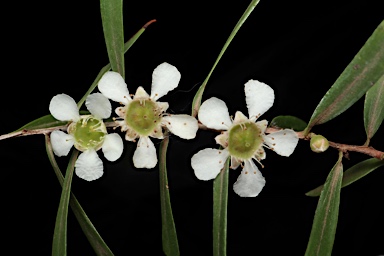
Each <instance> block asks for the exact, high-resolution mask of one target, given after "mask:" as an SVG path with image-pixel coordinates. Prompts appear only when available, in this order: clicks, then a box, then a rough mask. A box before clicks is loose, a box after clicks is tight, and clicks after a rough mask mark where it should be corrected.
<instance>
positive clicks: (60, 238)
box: [52, 150, 79, 256]
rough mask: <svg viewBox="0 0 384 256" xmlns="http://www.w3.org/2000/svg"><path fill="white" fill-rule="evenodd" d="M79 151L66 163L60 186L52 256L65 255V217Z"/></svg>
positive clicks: (75, 151) (74, 152)
mask: <svg viewBox="0 0 384 256" xmlns="http://www.w3.org/2000/svg"><path fill="white" fill-rule="evenodd" d="M78 153H79V151H77V150H74V151H73V153H72V155H71V158H70V160H69V163H68V167H67V171H66V173H65V178H64V183H63V186H62V191H61V197H60V204H59V209H58V210H57V215H56V223H55V231H54V233H53V243H52V255H53V256H59V255H67V217H68V204H69V197H70V193H71V183H72V177H73V170H74V168H75V162H76V159H77V156H78Z"/></svg>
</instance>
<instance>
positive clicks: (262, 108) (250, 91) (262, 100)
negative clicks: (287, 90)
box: [244, 80, 275, 120]
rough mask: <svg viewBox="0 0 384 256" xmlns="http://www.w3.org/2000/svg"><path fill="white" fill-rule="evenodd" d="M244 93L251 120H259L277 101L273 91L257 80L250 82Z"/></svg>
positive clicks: (246, 85)
mask: <svg viewBox="0 0 384 256" xmlns="http://www.w3.org/2000/svg"><path fill="white" fill-rule="evenodd" d="M244 91H245V101H246V103H247V108H248V114H249V119H251V118H252V119H253V120H256V119H258V118H259V117H260V116H261V115H262V114H264V113H265V112H266V111H267V110H268V109H270V108H271V107H272V105H273V102H274V100H275V93H274V92H273V89H272V88H271V87H269V86H268V85H266V84H265V83H262V82H259V81H257V80H249V81H248V82H247V83H246V84H245V86H244Z"/></svg>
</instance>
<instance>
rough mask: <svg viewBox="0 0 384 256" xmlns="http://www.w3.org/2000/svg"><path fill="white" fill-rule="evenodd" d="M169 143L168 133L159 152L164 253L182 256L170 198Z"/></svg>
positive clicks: (171, 255) (170, 255) (169, 255)
mask: <svg viewBox="0 0 384 256" xmlns="http://www.w3.org/2000/svg"><path fill="white" fill-rule="evenodd" d="M168 143H169V136H168V134H167V132H166V134H164V139H163V140H162V141H161V143H160V151H159V159H160V160H159V174H160V203H161V223H162V240H163V251H164V253H165V255H168V256H174V255H180V252H179V244H178V241H177V234H176V228H175V222H174V221H173V215H172V207H171V201H170V197H169V187H168V178H167V166H166V156H167V148H168Z"/></svg>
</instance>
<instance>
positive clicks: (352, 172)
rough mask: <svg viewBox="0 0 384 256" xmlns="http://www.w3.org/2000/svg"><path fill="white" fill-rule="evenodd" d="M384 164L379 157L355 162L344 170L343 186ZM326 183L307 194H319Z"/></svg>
mask: <svg viewBox="0 0 384 256" xmlns="http://www.w3.org/2000/svg"><path fill="white" fill-rule="evenodd" d="M383 165H384V160H379V159H377V158H370V159H367V160H364V161H362V162H360V163H358V164H355V165H354V166H352V167H351V168H349V169H348V170H346V171H345V172H344V175H343V181H342V183H341V187H342V188H343V187H346V186H348V185H349V184H351V183H353V182H355V181H357V180H359V179H361V178H362V177H364V176H365V175H367V174H368V173H370V172H372V171H374V170H375V169H377V168H379V167H380V166H383ZM323 187H324V185H321V186H318V187H317V188H315V189H312V190H311V191H308V192H307V193H305V195H307V196H319V195H320V193H321V191H322V190H323Z"/></svg>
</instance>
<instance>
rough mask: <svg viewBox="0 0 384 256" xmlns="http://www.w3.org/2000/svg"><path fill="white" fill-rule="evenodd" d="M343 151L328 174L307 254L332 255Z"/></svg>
mask: <svg viewBox="0 0 384 256" xmlns="http://www.w3.org/2000/svg"><path fill="white" fill-rule="evenodd" d="M342 158H343V153H342V152H341V151H340V152H339V159H338V161H337V162H336V164H335V166H334V167H333V168H332V170H331V171H330V173H329V174H328V177H327V180H326V181H325V184H324V189H323V190H322V192H321V195H320V198H319V202H318V203H317V208H316V212H315V217H314V219H313V223H312V230H311V235H310V237H309V241H308V244H307V250H306V251H305V256H323V255H331V253H332V248H333V242H334V240H335V234H336V227H337V219H338V215H339V204H340V189H341V181H342V178H343V165H342V162H341V161H342Z"/></svg>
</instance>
